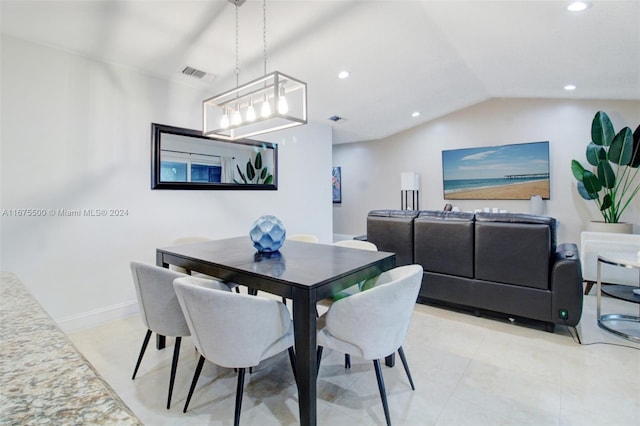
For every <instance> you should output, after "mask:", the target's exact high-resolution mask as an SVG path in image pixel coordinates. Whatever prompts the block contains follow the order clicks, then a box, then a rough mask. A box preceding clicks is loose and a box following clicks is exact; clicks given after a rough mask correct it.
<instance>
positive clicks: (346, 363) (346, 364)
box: [344, 354, 351, 368]
mask: <svg viewBox="0 0 640 426" xmlns="http://www.w3.org/2000/svg"><path fill="white" fill-rule="evenodd" d="M344 368H351V355H349V354H344Z"/></svg>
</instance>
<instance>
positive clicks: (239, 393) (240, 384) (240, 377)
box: [233, 368, 245, 426]
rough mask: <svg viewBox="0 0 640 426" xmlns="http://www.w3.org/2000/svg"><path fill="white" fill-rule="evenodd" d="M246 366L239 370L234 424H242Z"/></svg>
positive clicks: (237, 425) (234, 425) (235, 425)
mask: <svg viewBox="0 0 640 426" xmlns="http://www.w3.org/2000/svg"><path fill="white" fill-rule="evenodd" d="M244 371H245V369H244V368H240V370H239V371H238V388H237V389H236V412H235V414H234V417H233V426H239V425H240V410H241V409H242V393H243V391H244Z"/></svg>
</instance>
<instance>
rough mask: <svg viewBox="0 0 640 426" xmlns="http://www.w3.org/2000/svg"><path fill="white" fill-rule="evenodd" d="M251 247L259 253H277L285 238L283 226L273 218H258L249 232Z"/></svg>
mask: <svg viewBox="0 0 640 426" xmlns="http://www.w3.org/2000/svg"><path fill="white" fill-rule="evenodd" d="M249 236H250V237H251V241H253V246H254V247H255V248H256V250H258V252H260V253H272V252H275V251H278V249H279V248H280V247H282V244H284V240H285V238H286V237H287V231H286V229H284V225H283V224H282V222H281V221H280V219H278V218H277V217H275V216H271V215H266V216H260V217H259V218H258V219H257V220H256V221H255V222H253V225H252V226H251V231H249Z"/></svg>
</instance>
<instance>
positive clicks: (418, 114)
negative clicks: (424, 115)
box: [411, 111, 420, 118]
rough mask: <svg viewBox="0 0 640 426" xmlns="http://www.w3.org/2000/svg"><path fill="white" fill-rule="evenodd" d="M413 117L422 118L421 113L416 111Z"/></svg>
mask: <svg viewBox="0 0 640 426" xmlns="http://www.w3.org/2000/svg"><path fill="white" fill-rule="evenodd" d="M411 116H412V117H414V118H415V117H420V111H415V112H414V113H413V114H411Z"/></svg>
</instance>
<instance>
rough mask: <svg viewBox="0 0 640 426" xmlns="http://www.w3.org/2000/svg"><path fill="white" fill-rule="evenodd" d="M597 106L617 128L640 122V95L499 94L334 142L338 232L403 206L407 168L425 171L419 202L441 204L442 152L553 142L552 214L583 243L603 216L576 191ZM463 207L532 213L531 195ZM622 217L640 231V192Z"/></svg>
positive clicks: (562, 232) (566, 236) (562, 231)
mask: <svg viewBox="0 0 640 426" xmlns="http://www.w3.org/2000/svg"><path fill="white" fill-rule="evenodd" d="M598 110H603V111H605V112H607V113H608V114H609V116H610V117H611V119H612V121H613V124H614V127H615V128H616V131H618V130H620V129H621V128H622V127H624V126H629V127H631V129H632V130H635V128H636V127H637V126H638V124H640V102H638V101H577V100H576V101H574V100H542V99H494V100H490V101H487V102H483V103H481V104H478V105H475V106H473V107H470V108H467V109H465V110H461V111H458V112H455V113H453V114H450V115H447V116H445V117H442V118H440V119H437V120H434V121H431V122H429V123H427V124H424V125H422V126H419V127H416V128H414V129H411V130H409V131H406V132H403V133H400V134H397V135H395V136H392V137H389V138H387V139H384V140H380V141H375V142H363V143H354V144H344V145H335V146H334V147H333V165H334V166H341V167H342V170H341V171H342V204H334V206H333V222H334V232H336V233H339V234H348V235H359V234H365V233H366V216H367V213H368V212H369V211H370V210H373V209H399V208H400V173H401V172H404V171H413V172H417V173H419V174H420V180H421V182H420V208H421V209H423V210H427V209H442V208H443V206H444V205H445V203H447V202H450V201H445V200H444V197H443V190H442V150H443V149H456V148H468V147H476V146H487V145H505V144H512V143H524V142H537V141H549V156H550V163H551V199H550V200H547V201H544V204H545V211H544V213H545V214H546V215H548V216H553V217H555V218H556V219H558V221H559V226H558V241H559V242H576V243H579V242H580V231H581V230H582V228H583V226H584V225H585V223H586V222H588V221H589V220H602V218H601V216H600V214H599V212H598V210H597V208H596V205H595V203H594V202H587V201H585V200H583V199H582V198H581V197H580V196H579V195H578V193H577V191H576V189H575V179H574V178H573V175H572V174H571V167H570V164H571V160H572V159H577V160H579V161H581V162H583V164H586V160H585V148H586V146H587V143H588V141H590V140H591V137H590V135H591V133H590V129H591V120H592V119H593V116H594V114H595V113H596V111H598ZM452 204H454V205H457V206H460V208H461V209H462V210H474V209H476V208H484V207H499V208H501V209H506V210H509V211H512V212H528V210H529V202H528V201H515V200H509V201H502V200H491V201H483V200H460V201H453V202H452ZM622 219H623V221H627V222H633V223H634V224H635V229H634V232H636V233H638V232H640V228H639V225H640V196H639V197H636V199H635V200H634V202H633V203H632V205H631V206H629V207H628V208H627V210H626V211H625V213H624V215H623V217H622Z"/></svg>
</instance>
